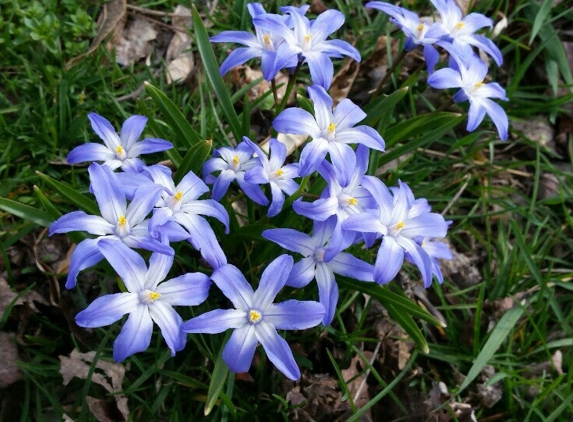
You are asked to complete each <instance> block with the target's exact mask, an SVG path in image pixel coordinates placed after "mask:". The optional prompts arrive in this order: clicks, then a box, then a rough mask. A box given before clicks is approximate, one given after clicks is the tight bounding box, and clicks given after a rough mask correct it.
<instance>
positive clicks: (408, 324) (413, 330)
mask: <svg viewBox="0 0 573 422" xmlns="http://www.w3.org/2000/svg"><path fill="white" fill-rule="evenodd" d="M384 306H385V308H386V310H388V314H390V316H391V317H392V318H393V319H394V321H396V322H397V323H398V324H400V327H402V328H403V329H404V331H406V333H408V335H409V336H410V337H411V338H412V340H414V342H415V343H416V345H417V346H418V347H419V348H420V350H421V351H422V352H423V353H425V354H428V353H429V352H430V348H429V347H428V343H427V342H426V339H425V337H424V334H422V332H421V331H420V328H419V327H418V325H417V324H416V321H414V319H413V318H412V317H411V316H410V315H408V314H407V313H405V312H402V311H401V310H400V309H397V308H396V307H395V306H394V305H390V304H389V303H387V304H385V305H384Z"/></svg>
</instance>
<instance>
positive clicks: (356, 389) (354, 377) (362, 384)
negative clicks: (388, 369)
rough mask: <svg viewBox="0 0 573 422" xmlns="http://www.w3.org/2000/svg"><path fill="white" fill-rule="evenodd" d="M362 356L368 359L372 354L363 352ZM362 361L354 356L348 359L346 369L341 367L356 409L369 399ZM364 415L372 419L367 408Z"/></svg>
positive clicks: (366, 374) (366, 375) (365, 373)
mask: <svg viewBox="0 0 573 422" xmlns="http://www.w3.org/2000/svg"><path fill="white" fill-rule="evenodd" d="M363 354H364V357H365V358H366V359H368V360H370V357H371V355H372V353H371V352H366V351H365V352H363ZM363 366H364V362H362V359H361V358H360V356H354V357H353V358H352V360H351V361H350V366H349V367H348V368H346V369H342V370H341V372H342V378H343V379H344V381H345V382H346V385H347V387H348V392H349V394H350V396H351V397H352V398H353V400H354V405H355V406H356V408H357V409H360V408H362V407H363V406H364V405H366V404H367V403H368V402H369V401H370V394H368V385H367V384H366V378H367V377H368V372H367V371H365V370H363V368H362V367H363ZM364 416H365V417H367V418H369V419H370V420H372V414H371V412H370V410H368V411H367V412H366V413H365V414H364Z"/></svg>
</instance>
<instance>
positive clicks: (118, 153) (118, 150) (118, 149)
mask: <svg viewBox="0 0 573 422" xmlns="http://www.w3.org/2000/svg"><path fill="white" fill-rule="evenodd" d="M115 152H117V155H123V154H125V150H124V149H123V147H122V146H121V145H118V146H117V147H115Z"/></svg>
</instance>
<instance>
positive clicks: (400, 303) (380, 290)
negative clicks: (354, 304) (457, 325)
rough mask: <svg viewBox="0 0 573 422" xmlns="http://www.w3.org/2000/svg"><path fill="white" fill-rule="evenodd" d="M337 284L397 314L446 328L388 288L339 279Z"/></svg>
mask: <svg viewBox="0 0 573 422" xmlns="http://www.w3.org/2000/svg"><path fill="white" fill-rule="evenodd" d="M338 284H339V285H340V286H344V287H346V288H349V289H352V290H357V291H359V292H361V293H366V294H367V295H369V296H372V297H374V298H376V299H378V300H379V301H380V303H381V304H382V305H384V307H386V308H388V306H392V307H393V308H395V309H396V310H397V311H398V312H403V313H406V314H409V315H411V316H413V317H416V318H419V319H421V320H423V321H426V322H428V323H430V324H432V325H435V326H437V327H445V326H446V325H445V324H444V323H443V322H442V321H440V320H439V319H438V318H436V317H434V316H433V315H431V314H429V313H428V312H427V311H426V310H425V309H423V308H421V307H419V306H418V305H416V304H415V303H414V302H413V301H411V300H410V299H408V298H407V297H406V296H403V295H399V294H398V293H394V292H393V291H391V290H390V289H389V288H388V287H384V286H381V285H379V284H378V283H368V282H364V281H357V280H350V279H345V278H342V277H341V278H339V279H338Z"/></svg>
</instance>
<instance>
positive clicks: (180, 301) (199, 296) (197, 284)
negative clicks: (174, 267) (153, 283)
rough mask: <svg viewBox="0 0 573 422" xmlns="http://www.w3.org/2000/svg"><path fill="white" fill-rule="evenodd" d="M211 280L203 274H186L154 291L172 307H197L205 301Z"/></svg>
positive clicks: (162, 284)
mask: <svg viewBox="0 0 573 422" xmlns="http://www.w3.org/2000/svg"><path fill="white" fill-rule="evenodd" d="M210 287H211V280H209V277H207V276H206V275H205V274H201V273H187V274H183V275H181V276H179V277H176V278H173V279H171V280H169V281H166V282H164V283H161V284H160V285H159V286H157V288H156V289H155V291H156V292H157V293H159V294H161V297H160V299H161V301H162V302H166V303H169V304H170V305H172V306H197V305H199V304H201V303H203V302H204V301H205V299H207V296H208V295H209V288H210Z"/></svg>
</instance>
